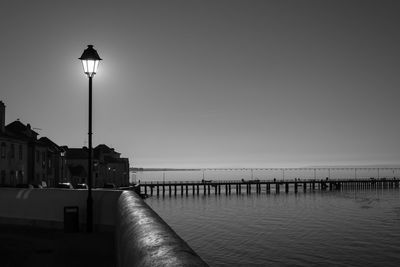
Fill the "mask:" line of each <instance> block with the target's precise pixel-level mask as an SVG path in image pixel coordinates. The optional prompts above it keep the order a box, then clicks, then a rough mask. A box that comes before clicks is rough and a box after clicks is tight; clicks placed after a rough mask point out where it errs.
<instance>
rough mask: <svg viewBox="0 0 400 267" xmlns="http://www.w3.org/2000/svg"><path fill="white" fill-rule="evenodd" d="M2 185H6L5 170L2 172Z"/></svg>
mask: <svg viewBox="0 0 400 267" xmlns="http://www.w3.org/2000/svg"><path fill="white" fill-rule="evenodd" d="M1 183H2V184H5V183H6V171H5V170H2V171H1Z"/></svg>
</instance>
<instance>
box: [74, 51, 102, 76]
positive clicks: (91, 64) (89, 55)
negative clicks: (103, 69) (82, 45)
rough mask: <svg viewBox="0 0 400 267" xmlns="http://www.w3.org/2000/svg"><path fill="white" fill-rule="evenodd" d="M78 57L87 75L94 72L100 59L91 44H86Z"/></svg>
mask: <svg viewBox="0 0 400 267" xmlns="http://www.w3.org/2000/svg"><path fill="white" fill-rule="evenodd" d="M79 59H80V60H81V61H82V65H83V71H84V72H85V74H86V75H87V76H88V77H93V76H94V75H95V74H96V72H97V68H98V66H99V62H100V60H102V59H101V58H100V56H99V54H98V53H97V51H96V50H95V49H94V48H93V45H88V47H87V48H86V49H85V50H84V51H83V53H82V56H81V57H80V58H79Z"/></svg>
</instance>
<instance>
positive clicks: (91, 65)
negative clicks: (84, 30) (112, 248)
mask: <svg viewBox="0 0 400 267" xmlns="http://www.w3.org/2000/svg"><path fill="white" fill-rule="evenodd" d="M79 59H80V60H81V61H82V65H83V71H84V72H85V74H86V75H87V76H88V78H89V133H88V135H89V151H88V152H89V153H88V196H87V202H86V231H87V232H88V233H91V232H92V231H93V198H92V161H93V160H92V154H93V151H92V150H93V149H92V78H93V76H94V75H95V74H96V72H97V67H98V66H99V62H100V60H101V58H100V57H99V54H97V51H96V50H95V49H94V48H93V45H88V47H87V48H86V49H85V50H84V51H83V53H82V56H81V57H80V58H79Z"/></svg>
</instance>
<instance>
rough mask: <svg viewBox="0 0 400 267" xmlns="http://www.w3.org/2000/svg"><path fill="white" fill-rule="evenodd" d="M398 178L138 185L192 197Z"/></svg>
mask: <svg viewBox="0 0 400 267" xmlns="http://www.w3.org/2000/svg"><path fill="white" fill-rule="evenodd" d="M399 183H400V179H398V178H390V179H388V178H379V179H375V178H369V179H335V180H330V179H321V180H317V179H307V180H300V179H295V180H287V181H284V180H280V181H278V180H276V179H275V180H243V179H242V180H227V181H218V180H216V181H213V180H202V181H185V182H177V181H175V182H172V181H168V182H161V181H160V182H145V183H140V184H138V185H137V187H138V191H139V190H140V194H141V195H143V196H177V195H180V196H189V195H200V194H202V195H211V194H214V195H221V194H225V195H230V194H253V193H255V194H261V193H265V194H270V193H275V194H279V193H289V192H294V193H298V192H299V191H303V192H308V191H316V190H320V191H322V190H328V191H333V190H363V189H385V188H399Z"/></svg>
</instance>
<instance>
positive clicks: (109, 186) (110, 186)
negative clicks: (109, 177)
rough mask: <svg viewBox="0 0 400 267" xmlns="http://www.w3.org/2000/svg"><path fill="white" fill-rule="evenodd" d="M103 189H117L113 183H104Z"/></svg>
mask: <svg viewBox="0 0 400 267" xmlns="http://www.w3.org/2000/svg"><path fill="white" fill-rule="evenodd" d="M103 188H112V189H114V188H117V187H116V186H115V184H113V183H105V184H104V186H103Z"/></svg>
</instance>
